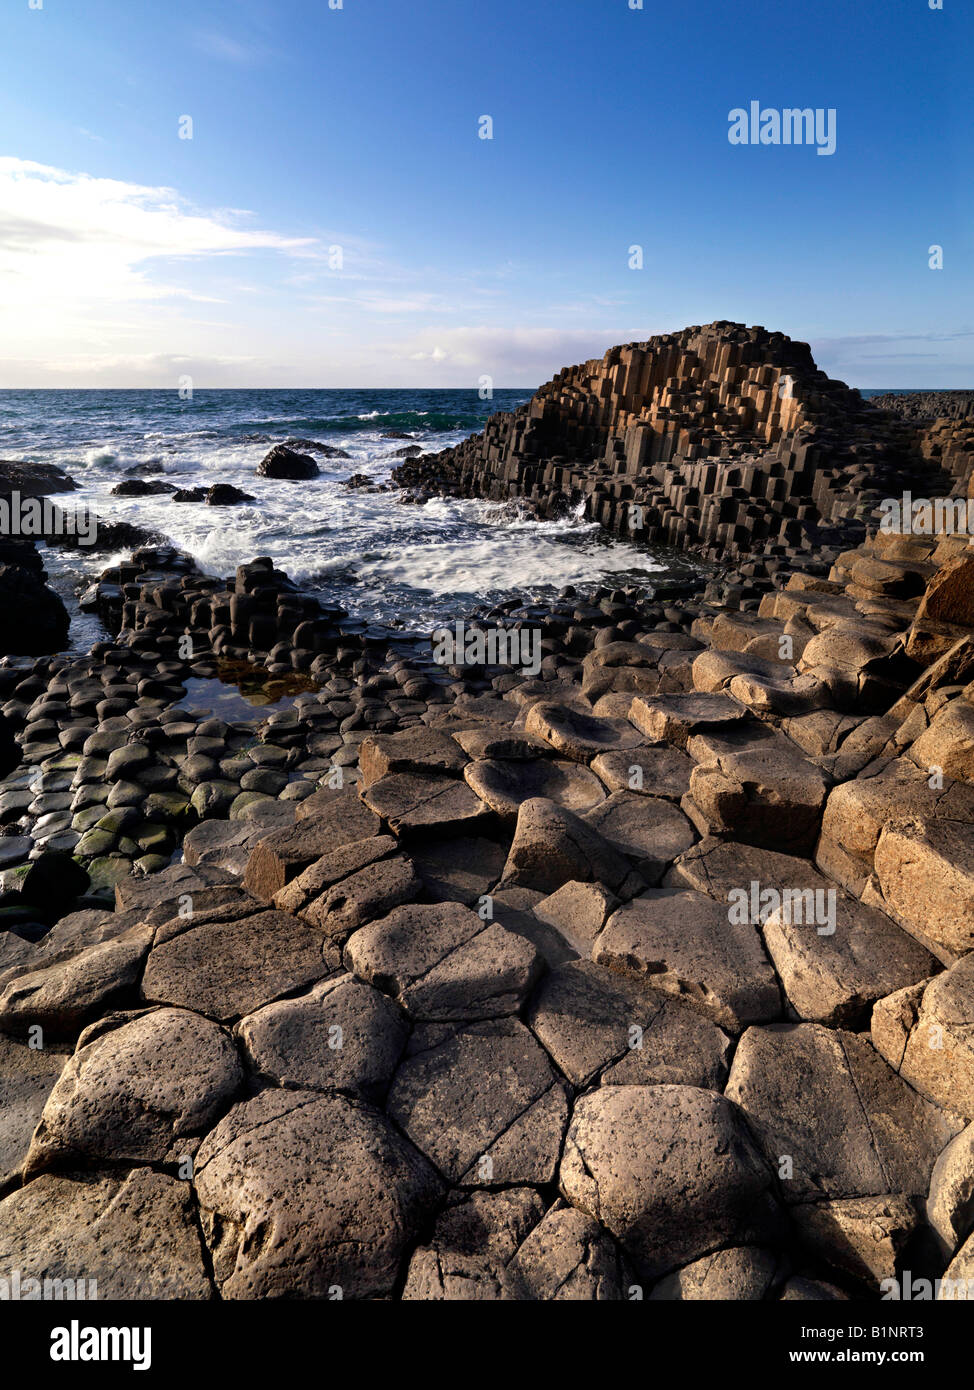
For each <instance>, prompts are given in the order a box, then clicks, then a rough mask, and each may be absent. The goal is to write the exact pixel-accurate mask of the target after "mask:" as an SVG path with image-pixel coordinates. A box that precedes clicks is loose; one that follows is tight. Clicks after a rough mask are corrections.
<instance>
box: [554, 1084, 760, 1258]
mask: <svg viewBox="0 0 974 1390" xmlns="http://www.w3.org/2000/svg"><path fill="white" fill-rule="evenodd" d="M559 1185H560V1187H561V1190H562V1193H563V1194H564V1196H565V1197H566V1198H567V1199H568V1201H569V1202H571V1203H572V1205H573V1206H575V1207H577V1208H579V1209H580V1210H581V1211H583V1212H586V1213H587V1214H588V1215H589V1216H592V1217H594V1218H595V1219H596V1220H597V1221H598V1222H599V1223H600V1224H601V1225H603V1226H605V1227H606V1228H607V1229H608V1230H609V1231H611V1233H612V1234H613V1235H614V1236H615V1237H616V1239H617V1240H618V1241H619V1242H620V1244H621V1245H622V1246H623V1248H624V1249H625V1250H626V1252H627V1253H628V1254H629V1255H630V1257H631V1258H632V1259H633V1261H634V1262H635V1264H636V1266H637V1269H638V1272H639V1273H640V1274H641V1275H642V1276H643V1277H644V1278H649V1279H654V1278H658V1277H659V1276H660V1275H663V1274H666V1273H667V1272H668V1271H670V1270H672V1269H676V1268H677V1267H678V1266H680V1265H685V1264H688V1263H689V1262H690V1261H692V1260H696V1259H699V1258H700V1257H701V1256H702V1255H706V1254H708V1253H710V1252H711V1251H713V1250H715V1249H718V1248H720V1247H721V1246H723V1245H731V1244H733V1245H740V1244H748V1243H751V1242H752V1241H754V1242H761V1241H762V1240H765V1239H769V1238H771V1239H773V1238H774V1237H775V1236H776V1235H778V1234H779V1233H780V1230H781V1219H780V1215H779V1213H778V1209H777V1203H776V1201H775V1197H774V1192H773V1180H772V1176H771V1172H770V1170H769V1168H768V1167H767V1165H766V1164H765V1161H764V1159H763V1158H762V1156H761V1154H760V1153H759V1151H758V1149H757V1148H756V1146H755V1144H754V1141H753V1140H752V1138H751V1136H750V1134H749V1132H748V1128H747V1125H746V1124H745V1123H744V1119H743V1116H742V1115H741V1114H740V1112H739V1111H738V1109H737V1108H736V1106H734V1105H732V1104H731V1102H730V1101H728V1100H725V1099H724V1097H723V1096H721V1095H718V1094H717V1093H716V1092H715V1091H705V1090H702V1089H699V1088H697V1087H693V1086H612V1087H603V1088H602V1089H601V1090H599V1091H594V1092H592V1093H591V1094H589V1095H585V1096H582V1097H581V1099H579V1100H578V1101H577V1102H576V1104H575V1110H574V1114H573V1116H572V1123H571V1127H570V1128H569V1131H568V1137H567V1139H566V1141H565V1152H564V1157H563V1158H562V1162H561V1168H560V1172H559Z"/></svg>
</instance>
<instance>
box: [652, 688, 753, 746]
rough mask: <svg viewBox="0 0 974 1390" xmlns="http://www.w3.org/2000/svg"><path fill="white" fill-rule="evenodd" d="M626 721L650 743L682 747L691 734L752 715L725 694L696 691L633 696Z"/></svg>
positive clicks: (723, 726) (734, 722)
mask: <svg viewBox="0 0 974 1390" xmlns="http://www.w3.org/2000/svg"><path fill="white" fill-rule="evenodd" d="M629 719H630V721H631V723H633V724H634V725H635V726H636V728H637V729H638V730H639V731H640V733H642V734H644V735H645V737H646V738H647V739H649V740H650V742H651V743H670V744H672V745H673V747H674V748H686V746H687V742H688V740H689V739H690V737H691V736H692V735H693V734H696V733H700V732H701V731H702V730H704V729H719V728H726V727H728V726H730V725H732V724H736V723H739V722H742V721H745V720H751V719H752V715H751V714H750V712H749V711H748V710H746V709H745V708H744V706H743V705H739V704H738V703H737V701H736V700H732V699H731V697H730V696H729V695H702V694H700V693H699V692H697V693H694V694H687V695H654V696H650V697H646V698H640V697H637V698H636V699H634V700H633V702H632V705H631V706H630V709H629Z"/></svg>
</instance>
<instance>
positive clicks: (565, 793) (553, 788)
mask: <svg viewBox="0 0 974 1390" xmlns="http://www.w3.org/2000/svg"><path fill="white" fill-rule="evenodd" d="M463 775H464V778H465V779H466V781H467V783H468V785H469V786H470V787H472V788H473V790H474V791H475V792H476V793H477V795H478V796H479V797H480V799H481V801H483V802H484V803H485V804H486V805H487V806H489V807H490V809H491V810H492V811H493V812H494V813H495V814H496V815H497V816H498V818H499V819H500V821H501V823H502V824H504V825H508V826H512V825H513V824H514V822H515V821H516V820H517V813H518V811H519V809H520V807H521V804H522V802H524V801H528V800H529V799H530V798H531V797H535V796H543V797H546V798H547V800H549V801H554V802H555V803H556V804H557V805H559V806H567V808H568V809H569V810H570V811H575V812H577V813H578V814H579V815H582V814H583V813H584V812H586V811H591V810H592V809H593V808H594V807H596V806H598V804H599V802H601V801H604V800H605V788H604V787H603V786H602V784H601V782H600V781H599V779H598V778H597V777H596V776H595V775H594V774H593V773H591V772H589V770H588V768H586V767H580V766H579V765H578V763H573V762H567V761H566V760H564V759H561V758H534V759H532V760H531V761H526V760H522V761H520V762H489V761H482V762H473V763H468V764H467V766H466V767H465V768H464V770H463Z"/></svg>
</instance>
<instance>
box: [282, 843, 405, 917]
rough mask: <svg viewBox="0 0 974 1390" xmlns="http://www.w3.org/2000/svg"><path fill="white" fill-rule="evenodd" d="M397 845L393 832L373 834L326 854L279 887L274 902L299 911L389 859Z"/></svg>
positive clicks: (285, 908)
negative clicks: (368, 868)
mask: <svg viewBox="0 0 974 1390" xmlns="http://www.w3.org/2000/svg"><path fill="white" fill-rule="evenodd" d="M396 848H397V845H396V841H395V839H394V838H393V837H392V836H391V835H372V836H369V837H368V838H366V839H363V840H353V841H352V843H351V844H349V845H342V846H341V848H340V849H336V850H332V851H331V852H330V853H329V854H323V855H322V856H321V858H320V859H316V860H315V861H314V863H313V864H309V865H308V867H307V868H306V869H303V870H302V872H301V873H299V874H298V876H297V878H293V879H292V880H291V882H290V883H287V884H285V885H284V887H283V888H279V889H278V890H277V892H276V893H275V894H274V897H273V903H274V906H275V907H276V908H277V910H278V911H279V912H294V913H298V912H300V911H301V910H302V908H305V907H307V905H308V903H310V902H311V901H312V900H313V899H314V898H317V897H320V896H321V894H322V893H324V892H326V891H327V890H328V889H329V888H331V886H332V885H333V884H335V883H340V882H341V881H342V879H344V878H348V877H349V876H350V875H351V874H354V873H357V872H358V871H359V869H364V868H365V867H366V865H367V864H374V863H376V861H377V860H379V859H385V858H386V857H387V856H388V855H390V854H393V853H395V850H396Z"/></svg>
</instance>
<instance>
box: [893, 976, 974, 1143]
mask: <svg viewBox="0 0 974 1390" xmlns="http://www.w3.org/2000/svg"><path fill="white" fill-rule="evenodd" d="M931 964H933V962H931ZM972 1019H974V955H971V956H963V957H962V958H961V959H960V960H959V961H958V962H957V964H956V965H952V966H951V967H950V969H949V970H945V971H944V972H943V973H942V974H940V975H937V976H935V977H934V978H933V979H932V980H922V981H920V982H919V983H918V984H916V985H912V986H910V987H908V988H906V989H901V990H899V991H897V993H895V994H892V995H890V996H889V998H888V999H881V1000H880V1001H879V1003H878V1004H877V1005H876V1007H875V1008H874V1009H873V1015H872V1040H873V1045H874V1046H875V1048H876V1050H877V1051H878V1052H880V1053H881V1054H882V1056H883V1057H885V1058H886V1060H887V1062H888V1063H889V1064H890V1066H891V1067H893V1068H894V1070H895V1071H897V1072H899V1074H900V1076H902V1077H903V1079H904V1080H905V1081H908V1082H909V1083H910V1085H911V1086H912V1087H913V1089H914V1090H916V1091H919V1092H920V1094H921V1095H922V1096H926V1097H927V1099H928V1100H932V1101H934V1102H935V1103H936V1104H937V1105H940V1106H942V1107H943V1108H944V1109H945V1110H950V1111H951V1112H953V1113H954V1114H956V1115H962V1116H963V1117H964V1118H965V1119H966V1120H970V1119H974V1037H972V1030H971V1022H972Z"/></svg>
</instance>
